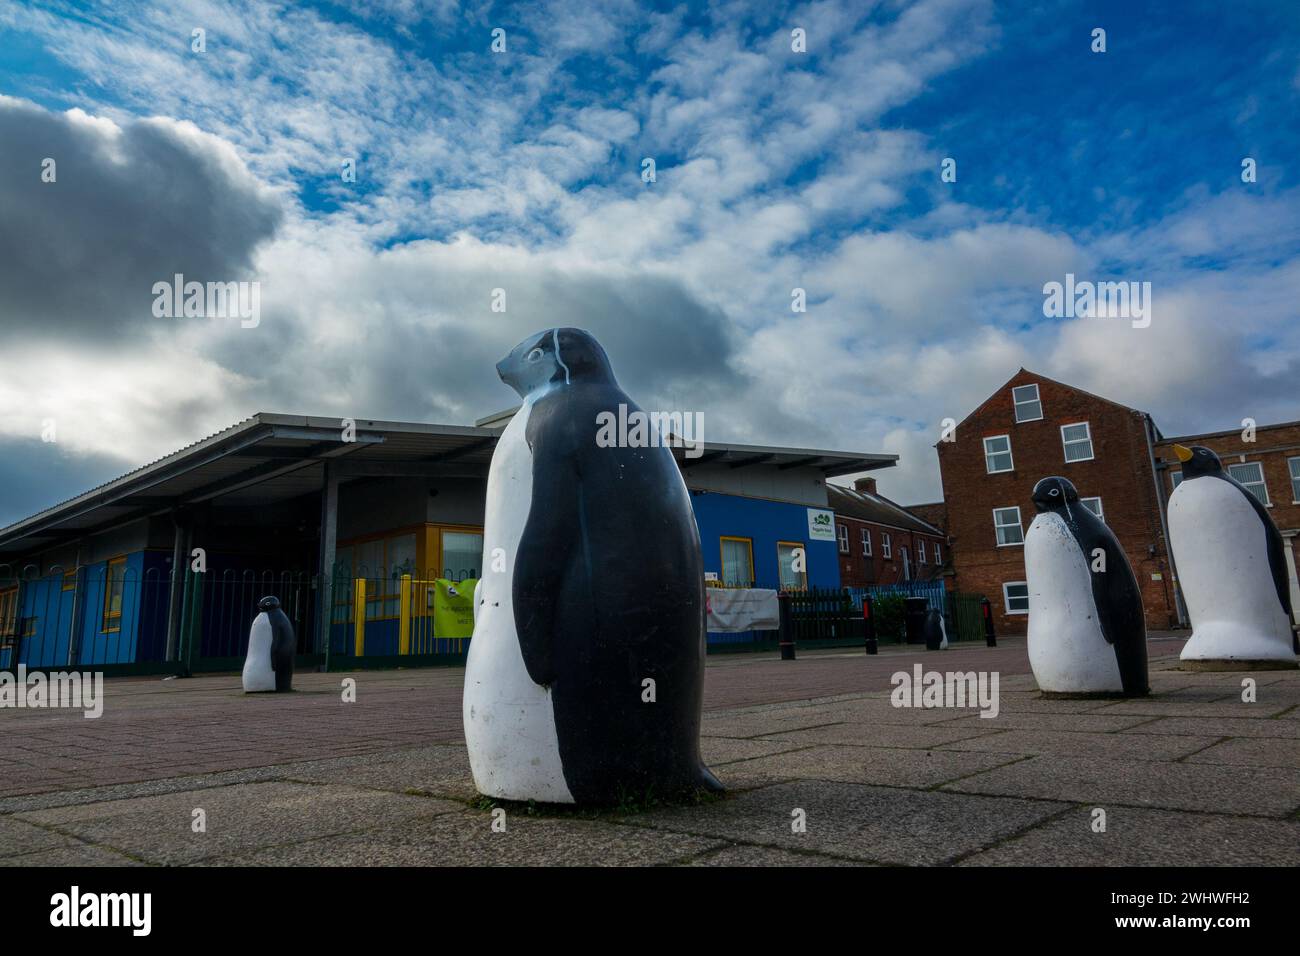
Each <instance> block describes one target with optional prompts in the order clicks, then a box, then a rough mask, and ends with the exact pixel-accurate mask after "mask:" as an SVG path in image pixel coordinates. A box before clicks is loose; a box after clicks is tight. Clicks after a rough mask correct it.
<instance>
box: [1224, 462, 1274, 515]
mask: <svg viewBox="0 0 1300 956" xmlns="http://www.w3.org/2000/svg"><path fill="white" fill-rule="evenodd" d="M1228 474H1230V475H1231V476H1232V477H1233V478H1236V479H1237V480H1238V481H1239V482H1241V483H1242V484H1243V485H1245V486H1246V490H1247V491H1249V492H1250V493H1251V494H1252V495H1254V496H1255V497H1256V498H1258V499H1259V500H1260V502H1261V503H1263V504H1268V491H1267V489H1265V487H1264V467H1263V466H1262V465H1261V464H1260V463H1259V462H1257V461H1248V462H1245V463H1244V464H1243V463H1238V464H1235V465H1229V466H1228Z"/></svg>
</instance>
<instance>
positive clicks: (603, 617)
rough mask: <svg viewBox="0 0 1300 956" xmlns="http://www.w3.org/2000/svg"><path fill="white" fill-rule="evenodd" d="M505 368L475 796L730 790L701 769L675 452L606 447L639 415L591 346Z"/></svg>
mask: <svg viewBox="0 0 1300 956" xmlns="http://www.w3.org/2000/svg"><path fill="white" fill-rule="evenodd" d="M497 371H498V373H499V374H500V376H501V378H502V380H503V381H505V383H506V384H508V385H510V386H511V387H512V388H514V389H515V391H517V392H518V393H519V395H520V396H521V397H522V398H523V405H522V407H521V408H520V409H519V411H518V412H517V413H516V414H515V416H514V417H513V418H512V419H511V421H510V423H509V425H508V426H507V427H506V429H505V431H504V432H503V433H502V434H501V436H500V439H499V440H498V443H497V447H496V451H495V453H494V454H493V456H492V465H491V468H490V469H489V472H488V487H487V510H486V514H485V517H484V527H483V577H482V579H481V580H480V582H479V585H478V590H477V592H476V595H475V600H476V607H475V611H476V618H475V626H474V636H473V638H472V640H471V641H470V646H469V656H468V660H467V662H466V672H465V697H464V709H463V716H464V722H465V740H466V743H467V746H468V751H469V760H470V768H471V770H472V772H473V775H474V783H475V786H477V787H478V789H479V791H480V792H481V793H483V794H485V795H486V796H490V797H498V798H503V799H510V800H536V801H539V802H549V803H581V804H596V805H599V804H610V803H615V802H619V801H621V800H625V799H629V798H631V799H638V798H645V797H646V796H656V797H658V796H664V797H672V796H674V795H684V794H687V793H691V792H695V791H699V790H712V791H717V790H721V789H722V787H721V785H720V784H719V783H718V781H717V780H716V779H715V778H714V776H713V774H711V773H710V772H709V770H708V769H707V768H706V767H705V766H704V764H703V763H702V762H701V760H700V751H699V730H700V708H701V702H702V697H703V682H704V633H705V632H704V627H705V617H704V616H705V602H704V574H703V567H702V563H701V557H700V539H699V531H698V529H697V528H696V525H695V518H694V512H693V511H692V508H691V503H690V496H689V494H688V492H687V490H686V485H685V483H684V482H683V481H682V476H681V472H680V471H679V470H678V467H677V465H676V463H675V462H674V460H673V456H672V452H671V451H670V450H669V449H668V448H667V447H664V446H663V445H659V444H657V445H654V446H653V447H645V443H642V447H622V446H618V447H603V446H604V445H607V444H609V443H607V442H601V443H598V442H597V433H598V429H597V422H598V416H600V415H601V413H604V412H608V413H611V414H612V415H614V416H615V417H616V418H619V420H624V419H626V418H628V417H631V416H633V414H634V413H636V412H638V411H639V409H638V408H637V406H636V405H635V404H634V403H633V402H632V400H631V399H630V398H628V397H627V395H625V394H624V393H623V391H622V390H621V389H620V388H619V386H618V383H617V382H616V381H615V379H614V373H613V370H612V369H611V368H610V364H609V360H608V358H606V356H605V352H604V350H603V349H602V348H601V347H600V345H599V343H597V342H596V340H595V339H594V338H593V337H592V336H591V335H590V334H588V333H587V332H584V331H581V330H579V329H550V330H547V331H545V332H542V333H540V334H538V335H534V336H532V337H530V338H528V339H525V340H524V341H523V342H522V343H520V344H519V345H518V346H516V348H515V349H514V350H513V351H512V352H511V353H510V354H509V355H508V356H506V358H505V359H503V360H502V361H501V362H500V363H499V364H498V365H497ZM620 406H625V413H624V415H622V416H620ZM616 444H620V445H626V444H630V442H625V443H616Z"/></svg>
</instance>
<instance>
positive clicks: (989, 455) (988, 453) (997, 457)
mask: <svg viewBox="0 0 1300 956" xmlns="http://www.w3.org/2000/svg"><path fill="white" fill-rule="evenodd" d="M984 462H985V466H986V468H987V470H988V471H989V472H990V473H992V472H995V471H1010V470H1011V467H1012V462H1011V439H1010V438H1008V437H1007V436H1005V435H996V436H994V437H992V438H986V439H984Z"/></svg>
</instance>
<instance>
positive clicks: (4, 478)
mask: <svg viewBox="0 0 1300 956" xmlns="http://www.w3.org/2000/svg"><path fill="white" fill-rule="evenodd" d="M0 462H2V463H3V465H0V528H3V527H5V526H7V525H10V524H13V523H14V522H15V521H21V520H22V519H23V518H26V517H27V516H29V515H33V514H36V513H37V512H38V511H43V510H44V509H46V508H48V507H50V506H51V505H55V504H58V503H59V502H61V501H66V500H67V499H69V498H73V497H75V496H77V495H79V494H82V493H83V492H85V491H88V490H89V489H91V488H94V487H95V486H96V485H101V484H103V483H104V482H106V481H109V480H111V479H113V478H116V477H118V476H119V475H122V474H125V473H126V472H127V471H128V470H130V468H131V467H133V466H124V465H123V464H122V462H121V460H119V459H116V458H112V457H110V456H107V455H94V454H79V455H73V454H69V453H68V452H67V451H65V450H64V449H63V448H61V447H60V446H59V445H58V444H57V443H54V442H43V441H41V440H40V439H35V438H32V439H22V438H0Z"/></svg>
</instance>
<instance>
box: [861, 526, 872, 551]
mask: <svg viewBox="0 0 1300 956" xmlns="http://www.w3.org/2000/svg"><path fill="white" fill-rule="evenodd" d="M862 556H863V557H864V558H869V557H871V529H870V528H863V529H862Z"/></svg>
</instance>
